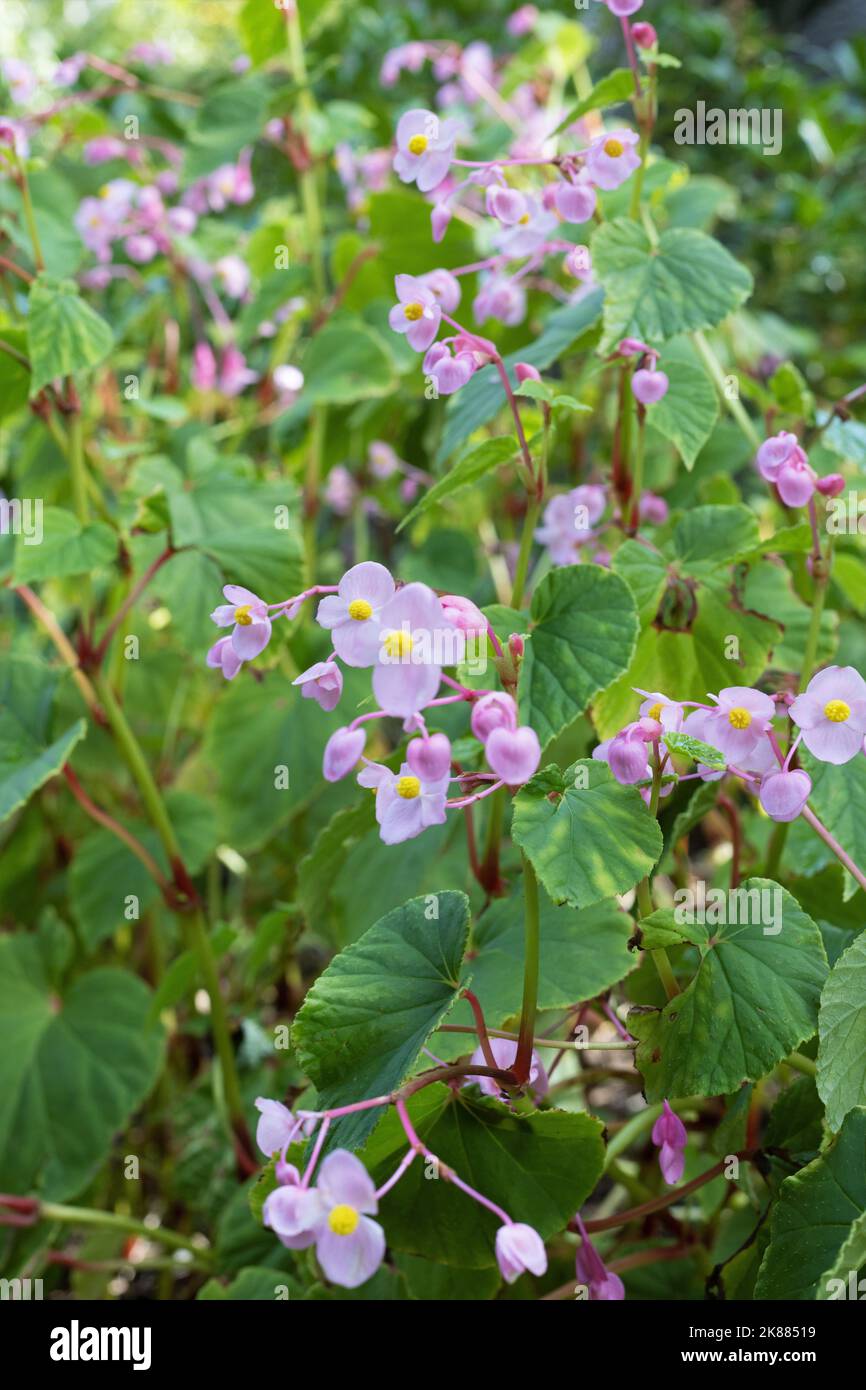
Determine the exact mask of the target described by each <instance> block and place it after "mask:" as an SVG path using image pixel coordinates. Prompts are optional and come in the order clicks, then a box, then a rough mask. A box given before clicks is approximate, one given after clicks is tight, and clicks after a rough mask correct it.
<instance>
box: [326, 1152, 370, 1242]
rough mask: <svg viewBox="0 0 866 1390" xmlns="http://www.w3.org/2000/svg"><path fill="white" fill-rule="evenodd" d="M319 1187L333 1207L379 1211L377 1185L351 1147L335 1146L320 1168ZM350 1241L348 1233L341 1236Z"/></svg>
mask: <svg viewBox="0 0 866 1390" xmlns="http://www.w3.org/2000/svg"><path fill="white" fill-rule="evenodd" d="M316 1185H317V1187H318V1189H319V1191H320V1192H321V1194H322V1196H323V1197H324V1198H325V1200H326V1201H328V1202H330V1203H331V1204H332V1205H333V1206H341V1205H343V1204H345V1205H346V1206H349V1207H354V1208H355V1210H356V1211H366V1212H371V1211H376V1209H377V1206H378V1203H377V1202H376V1184H375V1183H374V1182H373V1179H372V1178H371V1177H370V1174H369V1173H368V1172H367V1169H366V1168H365V1167H364V1165H363V1163H362V1162H361V1160H360V1159H359V1158H356V1157H355V1155H354V1154H353V1153H349V1150H348V1149H335V1150H334V1152H333V1153H330V1154H328V1157H327V1158H326V1159H325V1160H324V1161H323V1163H322V1166H321V1168H320V1169H319V1177H318V1180H317V1184H316ZM341 1239H343V1240H347V1239H348V1237H347V1236H343V1237H341Z"/></svg>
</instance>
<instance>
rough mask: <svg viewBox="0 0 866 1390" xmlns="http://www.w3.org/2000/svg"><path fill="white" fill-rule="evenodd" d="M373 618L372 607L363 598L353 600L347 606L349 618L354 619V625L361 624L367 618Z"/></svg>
mask: <svg viewBox="0 0 866 1390" xmlns="http://www.w3.org/2000/svg"><path fill="white" fill-rule="evenodd" d="M372 616H373V605H372V603H368V602H367V600H366V599H365V598H353V599H352V602H351V603H350V604H349V617H350V618H354V619H355V622H356V623H363V622H365V621H366V620H367V618H372Z"/></svg>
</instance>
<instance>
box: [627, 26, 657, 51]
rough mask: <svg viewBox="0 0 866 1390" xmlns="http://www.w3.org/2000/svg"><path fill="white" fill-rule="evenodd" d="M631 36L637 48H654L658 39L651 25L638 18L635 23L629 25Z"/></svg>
mask: <svg viewBox="0 0 866 1390" xmlns="http://www.w3.org/2000/svg"><path fill="white" fill-rule="evenodd" d="M631 36H632V38H633V39H634V41H635V43H636V44H637V46H638V48H655V46H656V44H657V43H658V41H659V36H658V34H657V33H656V31H655V29H654V28H653V26H652V25H651V24H647V23H646V22H645V21H644V20H639V21H638V23H637V24H633V25H632V26H631Z"/></svg>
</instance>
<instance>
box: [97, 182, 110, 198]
mask: <svg viewBox="0 0 866 1390" xmlns="http://www.w3.org/2000/svg"><path fill="white" fill-rule="evenodd" d="M110 195H111V189H110V188H109V187H108V184H107V183H104V184H103V185H102V187H101V188H100V190H99V196H100V198H108V197H110Z"/></svg>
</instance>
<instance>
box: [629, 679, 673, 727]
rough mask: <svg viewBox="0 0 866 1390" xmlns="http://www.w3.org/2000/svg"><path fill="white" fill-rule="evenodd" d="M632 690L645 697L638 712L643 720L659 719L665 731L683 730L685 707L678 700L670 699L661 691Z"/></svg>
mask: <svg viewBox="0 0 866 1390" xmlns="http://www.w3.org/2000/svg"><path fill="white" fill-rule="evenodd" d="M632 688H633V689H634V691H635V692H636V694H638V695H643V696H644V699H643V703H642V704H641V706H640V708H639V710H638V713H639V714H640V716H641V718H649V719H657V720H658V722H659V723H660V724H661V726H662V728H663V729H665V730H668V729H671V730H678V729H681V728H682V723H683V707H682V705H681V704H679V703H678V702H677V701H676V700H671V699H669V698H668V696H667V695H663V694H662V693H661V691H660V690H641V689H639V687H638V686H633V687H632Z"/></svg>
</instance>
